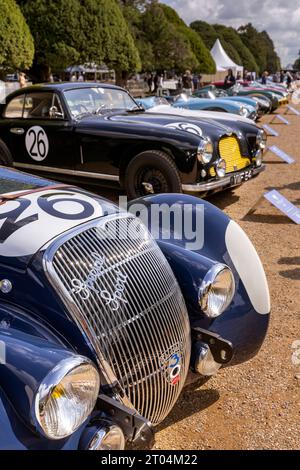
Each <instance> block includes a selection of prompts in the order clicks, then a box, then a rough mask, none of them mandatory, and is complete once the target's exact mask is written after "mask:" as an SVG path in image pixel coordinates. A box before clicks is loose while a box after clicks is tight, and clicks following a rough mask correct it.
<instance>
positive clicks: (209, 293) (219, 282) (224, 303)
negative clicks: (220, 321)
mask: <svg viewBox="0 0 300 470" xmlns="http://www.w3.org/2000/svg"><path fill="white" fill-rule="evenodd" d="M234 291H235V282H234V277H233V273H232V271H231V269H230V268H229V267H228V266H226V265H225V264H216V265H214V266H213V267H212V268H211V269H210V270H209V271H208V272H207V273H206V275H205V276H204V279H203V281H202V284H201V286H200V289H199V305H200V307H201V310H202V311H203V312H204V313H205V314H206V315H207V316H208V317H209V318H216V317H218V316H219V315H221V313H223V312H224V311H225V310H226V308H227V307H228V306H229V305H230V303H231V301H232V299H233V296H234Z"/></svg>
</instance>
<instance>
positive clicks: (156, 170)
mask: <svg viewBox="0 0 300 470" xmlns="http://www.w3.org/2000/svg"><path fill="white" fill-rule="evenodd" d="M125 189H126V192H127V196H128V198H130V199H135V198H138V197H141V196H145V195H147V194H159V193H181V192H182V186H181V180H180V176H179V173H178V170H177V168H176V165H175V163H174V162H173V160H172V158H171V157H170V156H169V155H167V154H166V153H165V152H161V151H158V150H147V151H145V152H142V153H139V154H138V155H136V156H135V157H134V158H133V159H132V160H131V161H130V162H129V164H128V166H127V168H126V172H125Z"/></svg>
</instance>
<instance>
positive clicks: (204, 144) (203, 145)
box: [197, 137, 214, 165]
mask: <svg viewBox="0 0 300 470" xmlns="http://www.w3.org/2000/svg"><path fill="white" fill-rule="evenodd" d="M213 153H214V146H213V143H212V141H211V140H210V138H209V137H205V138H204V139H202V140H201V142H200V144H199V145H198V152H197V157H198V160H199V162H200V163H203V164H204V165H206V164H207V163H209V162H210V161H211V159H212V157H213Z"/></svg>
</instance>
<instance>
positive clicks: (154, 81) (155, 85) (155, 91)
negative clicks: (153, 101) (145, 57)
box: [153, 72, 159, 95]
mask: <svg viewBox="0 0 300 470" xmlns="http://www.w3.org/2000/svg"><path fill="white" fill-rule="evenodd" d="M158 82H159V74H158V73H157V72H156V74H155V76H154V79H153V83H154V94H155V95H156V93H157V88H158Z"/></svg>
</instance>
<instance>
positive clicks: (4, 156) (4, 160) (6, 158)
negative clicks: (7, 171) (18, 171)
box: [0, 140, 13, 166]
mask: <svg viewBox="0 0 300 470" xmlns="http://www.w3.org/2000/svg"><path fill="white" fill-rule="evenodd" d="M0 165H2V166H13V159H12V155H11V153H10V150H9V148H8V147H7V145H6V144H5V143H4V142H3V141H2V140H0Z"/></svg>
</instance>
